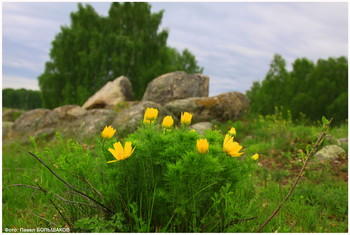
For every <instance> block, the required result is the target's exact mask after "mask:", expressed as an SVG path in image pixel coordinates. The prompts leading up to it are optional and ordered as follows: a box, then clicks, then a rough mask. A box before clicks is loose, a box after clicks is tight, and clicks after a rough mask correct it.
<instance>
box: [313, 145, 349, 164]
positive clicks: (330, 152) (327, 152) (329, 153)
mask: <svg viewBox="0 0 350 235" xmlns="http://www.w3.org/2000/svg"><path fill="white" fill-rule="evenodd" d="M337 158H343V159H344V158H346V152H345V150H344V149H342V148H341V147H339V146H338V145H328V146H326V147H324V148H322V149H321V150H319V151H318V152H317V153H316V154H315V155H314V159H317V160H336V159H337Z"/></svg>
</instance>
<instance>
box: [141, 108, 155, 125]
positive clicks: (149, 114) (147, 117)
mask: <svg viewBox="0 0 350 235" xmlns="http://www.w3.org/2000/svg"><path fill="white" fill-rule="evenodd" d="M157 116H158V109H155V108H146V111H145V114H144V116H143V122H144V123H151V122H153V121H154V120H155V119H157Z"/></svg>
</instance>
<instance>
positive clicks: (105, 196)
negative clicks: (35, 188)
mask: <svg viewBox="0 0 350 235" xmlns="http://www.w3.org/2000/svg"><path fill="white" fill-rule="evenodd" d="M113 134H114V133H112V135H113ZM103 136H105V137H109V136H110V135H109V133H107V132H105V133H104V134H103ZM57 139H58V141H59V144H58V145H57V146H59V147H57V148H49V147H48V148H46V150H45V151H44V152H42V153H38V152H37V153H36V154H37V155H38V156H39V157H40V158H42V159H43V160H44V162H47V163H48V164H50V167H51V169H54V170H55V172H56V173H57V174H58V175H60V176H61V177H62V178H63V180H65V181H66V182H69V184H70V185H74V187H75V188H77V189H79V190H81V191H82V192H84V193H85V194H86V195H88V196H89V197H91V198H93V199H94V200H96V201H97V202H98V203H100V204H101V205H102V206H101V205H98V203H96V202H94V201H92V200H89V199H87V197H82V196H81V195H76V194H67V193H66V191H65V189H66V188H62V190H61V191H60V192H53V193H55V194H60V195H62V194H64V195H65V196H66V199H67V200H70V201H75V202H79V203H80V204H78V203H75V204H74V205H69V206H66V207H64V211H65V212H66V213H67V214H69V217H70V218H75V219H72V221H70V223H71V224H74V225H75V226H74V228H75V230H76V231H92V232H94V231H95V232H96V231H100V232H101V231H103V230H104V229H105V232H110V231H114V232H125V231H127V232H155V231H161V232H225V231H226V230H227V229H228V228H230V229H231V230H232V226H234V223H233V221H236V220H240V219H242V218H243V217H245V216H246V215H247V214H249V208H250V206H249V205H250V202H251V200H252V199H253V198H254V196H255V189H254V185H253V183H252V178H251V177H252V174H251V172H252V171H253V170H254V168H255V166H256V161H254V160H253V159H252V158H251V156H250V155H249V156H244V155H243V156H240V157H231V156H230V155H228V154H226V152H225V151H224V150H223V141H224V136H223V134H222V133H221V132H219V131H215V130H208V131H206V132H205V133H204V134H203V135H201V134H199V133H197V132H195V131H192V130H189V129H188V127H187V125H180V126H179V127H176V128H174V127H172V128H169V129H165V128H162V126H161V125H159V124H157V123H156V122H152V121H151V122H150V123H141V124H140V128H139V129H138V130H137V131H136V132H134V133H133V134H130V135H129V136H127V137H126V138H125V139H124V140H122V141H121V142H123V143H128V142H129V143H131V146H132V147H131V148H133V149H134V151H133V152H132V150H131V148H130V150H129V151H128V152H129V154H126V155H124V159H123V160H119V161H116V162H111V163H107V162H109V161H111V160H113V155H112V154H111V152H110V151H109V150H110V149H113V148H114V149H117V148H118V147H116V144H115V143H116V142H117V140H115V139H114V138H113V137H112V138H110V139H108V138H102V137H96V138H95V140H96V143H95V144H94V146H93V147H90V148H88V147H87V146H85V145H84V144H79V143H77V142H75V141H73V140H67V141H65V140H63V139H62V138H61V137H60V136H59V135H58V138H57ZM198 139H206V140H207V141H208V142H209V150H208V151H204V152H203V153H200V151H199V150H197V148H196V143H197V140H198ZM126 145H128V144H125V146H126ZM122 146H124V144H122ZM126 148H127V147H124V150H125V149H126ZM243 151H244V149H243ZM130 153H131V155H130ZM129 155H130V156H129ZM45 157H46V159H45ZM62 186H63V184H62ZM47 190H48V189H47ZM48 191H49V190H48ZM85 204H90V206H89V205H85ZM91 205H93V206H91ZM96 207H97V208H96ZM106 208H107V209H106ZM101 213H102V214H101ZM97 214H99V215H100V217H102V218H103V221H104V222H103V223H102V222H98V221H99V220H100V218H97V217H95V216H96V215H97ZM116 215H118V216H116ZM67 217H68V216H67Z"/></svg>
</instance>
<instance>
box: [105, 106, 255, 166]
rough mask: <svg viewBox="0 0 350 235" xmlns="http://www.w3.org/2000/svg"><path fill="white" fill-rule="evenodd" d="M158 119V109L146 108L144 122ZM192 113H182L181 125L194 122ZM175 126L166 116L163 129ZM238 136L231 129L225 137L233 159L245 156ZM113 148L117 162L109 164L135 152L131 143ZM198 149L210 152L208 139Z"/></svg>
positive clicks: (111, 132)
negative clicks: (237, 138) (235, 138)
mask: <svg viewBox="0 0 350 235" xmlns="http://www.w3.org/2000/svg"><path fill="white" fill-rule="evenodd" d="M157 117H158V109H155V108H150V107H148V108H146V110H145V113H144V118H143V122H144V123H146V124H150V123H154V122H155V121H156V119H157ZM192 117H193V115H192V113H189V112H182V113H181V124H182V125H184V126H188V125H190V124H191V121H192ZM173 125H174V119H173V117H172V116H165V117H164V119H163V122H162V127H163V128H164V129H170V128H171V127H172V126H173ZM115 132H116V130H115V129H114V128H113V127H111V126H106V127H105V128H104V130H103V131H102V133H101V135H102V137H103V138H106V139H110V138H112V137H113V135H114V133H115ZM235 136H236V129H235V128H234V127H231V129H230V130H229V131H228V133H227V134H226V135H225V138H224V141H223V145H222V150H223V151H224V152H225V153H226V154H228V155H229V156H231V157H239V156H241V155H242V154H243V152H240V151H241V149H242V148H243V147H242V146H241V145H240V144H239V143H238V142H236V141H234V137H235ZM113 147H114V149H113V148H109V149H108V151H109V152H110V153H111V154H112V155H113V156H114V158H115V159H116V160H112V161H108V162H107V163H112V162H117V161H121V160H124V159H127V158H129V157H130V156H131V155H132V153H133V152H134V150H135V147H134V148H132V143H131V142H126V143H125V146H124V147H123V146H122V144H121V142H117V143H115V144H114V145H113ZM196 149H197V151H198V152H199V153H200V154H205V153H208V152H209V142H208V140H207V139H203V138H201V139H197V142H196ZM251 158H252V159H253V160H258V158H259V155H258V154H257V153H256V154H254V155H253V156H252V157H251Z"/></svg>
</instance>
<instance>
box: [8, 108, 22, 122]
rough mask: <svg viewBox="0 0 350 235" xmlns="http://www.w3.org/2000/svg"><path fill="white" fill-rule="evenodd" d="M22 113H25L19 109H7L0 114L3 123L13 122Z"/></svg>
mask: <svg viewBox="0 0 350 235" xmlns="http://www.w3.org/2000/svg"><path fill="white" fill-rule="evenodd" d="M22 113H25V111H24V110H19V109H8V110H5V111H4V112H2V121H3V122H14V121H16V119H17V118H19V117H20V116H21V115H22Z"/></svg>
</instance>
